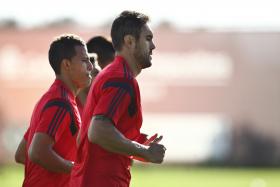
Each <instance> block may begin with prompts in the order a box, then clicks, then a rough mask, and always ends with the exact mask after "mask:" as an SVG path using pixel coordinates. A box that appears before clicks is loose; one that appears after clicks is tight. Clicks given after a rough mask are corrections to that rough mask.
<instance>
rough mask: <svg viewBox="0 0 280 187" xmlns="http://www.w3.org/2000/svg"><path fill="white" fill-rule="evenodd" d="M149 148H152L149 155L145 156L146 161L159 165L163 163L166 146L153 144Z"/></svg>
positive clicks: (148, 152)
mask: <svg viewBox="0 0 280 187" xmlns="http://www.w3.org/2000/svg"><path fill="white" fill-rule="evenodd" d="M160 140H161V139H160ZM160 140H159V141H160ZM149 146H150V147H149V148H148V151H147V154H146V155H145V156H144V158H145V160H147V161H148V162H152V163H157V164H160V163H162V162H163V158H164V156H165V151H166V148H165V147H164V145H162V144H158V143H155V142H151V143H150V144H149Z"/></svg>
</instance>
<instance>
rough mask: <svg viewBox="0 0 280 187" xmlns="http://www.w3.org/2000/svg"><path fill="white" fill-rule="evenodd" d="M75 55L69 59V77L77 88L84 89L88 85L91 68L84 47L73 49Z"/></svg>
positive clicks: (90, 78)
mask: <svg viewBox="0 0 280 187" xmlns="http://www.w3.org/2000/svg"><path fill="white" fill-rule="evenodd" d="M75 51H76V55H75V56H74V57H72V58H71V60H70V61H71V66H70V71H69V75H70V78H71V80H72V82H73V83H74V85H75V86H76V87H77V88H85V87H87V86H89V85H90V83H91V80H92V76H91V71H92V69H93V66H92V64H91V62H90V60H89V57H88V53H87V50H86V48H85V47H84V46H76V47H75Z"/></svg>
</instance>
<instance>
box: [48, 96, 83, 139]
mask: <svg viewBox="0 0 280 187" xmlns="http://www.w3.org/2000/svg"><path fill="white" fill-rule="evenodd" d="M53 106H56V107H58V109H57V111H56V113H55V115H54V116H53V118H52V121H51V122H50V124H49V127H48V130H47V133H48V134H49V135H50V136H54V135H55V133H56V131H57V130H58V128H59V126H60V124H61V122H62V120H63V119H64V117H65V116H66V114H67V113H69V114H70V121H71V122H70V125H69V128H70V131H71V134H72V136H74V135H75V134H76V133H77V131H78V128H77V126H76V124H75V119H74V112H73V108H72V106H71V104H70V103H69V102H67V101H66V100H62V99H54V100H51V101H49V102H48V103H47V104H46V105H45V107H44V108H43V112H44V111H45V110H46V109H48V108H50V107H53Z"/></svg>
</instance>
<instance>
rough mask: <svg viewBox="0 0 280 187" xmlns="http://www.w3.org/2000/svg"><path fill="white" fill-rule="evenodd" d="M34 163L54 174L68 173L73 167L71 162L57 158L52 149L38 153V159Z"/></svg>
mask: <svg viewBox="0 0 280 187" xmlns="http://www.w3.org/2000/svg"><path fill="white" fill-rule="evenodd" d="M34 161H35V163H36V164H38V165H40V166H42V167H43V168H45V169H47V170H49V171H51V172H56V173H70V172H71V169H72V167H73V163H72V162H71V161H69V160H65V159H64V158H62V157H61V156H59V155H58V154H57V153H56V152H54V151H53V150H52V148H49V149H48V150H45V151H44V152H41V153H39V155H38V159H35V160H34Z"/></svg>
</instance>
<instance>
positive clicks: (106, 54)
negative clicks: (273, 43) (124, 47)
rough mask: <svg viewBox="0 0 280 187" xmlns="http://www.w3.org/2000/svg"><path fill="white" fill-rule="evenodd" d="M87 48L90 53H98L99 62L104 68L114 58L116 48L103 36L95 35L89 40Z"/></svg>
mask: <svg viewBox="0 0 280 187" xmlns="http://www.w3.org/2000/svg"><path fill="white" fill-rule="evenodd" d="M87 49H88V52H89V53H96V54H97V59H98V64H99V65H101V66H102V67H101V68H103V67H104V66H106V65H107V64H108V63H109V62H111V61H113V60H114V56H115V49H114V47H113V44H112V42H110V41H109V40H107V39H106V38H104V37H103V36H95V37H93V38H91V39H90V40H89V41H88V42H87Z"/></svg>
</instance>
